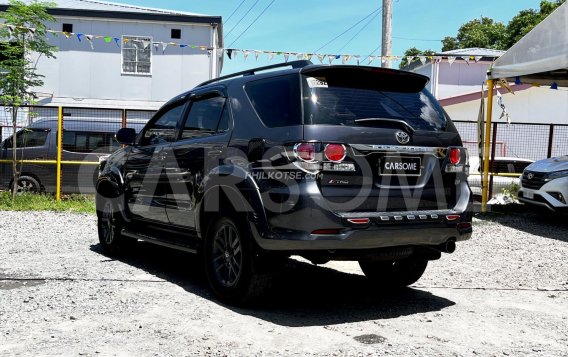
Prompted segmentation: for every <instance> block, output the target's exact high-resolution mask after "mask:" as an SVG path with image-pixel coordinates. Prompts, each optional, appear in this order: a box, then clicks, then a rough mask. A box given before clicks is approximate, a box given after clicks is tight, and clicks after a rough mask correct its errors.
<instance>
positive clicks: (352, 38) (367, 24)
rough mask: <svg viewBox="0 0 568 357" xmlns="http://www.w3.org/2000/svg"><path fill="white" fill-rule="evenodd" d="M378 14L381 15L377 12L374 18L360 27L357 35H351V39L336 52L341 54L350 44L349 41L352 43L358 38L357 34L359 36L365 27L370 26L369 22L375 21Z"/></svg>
mask: <svg viewBox="0 0 568 357" xmlns="http://www.w3.org/2000/svg"><path fill="white" fill-rule="evenodd" d="M380 14H381V12H380V11H379V12H377V13H376V14H375V16H373V17H371V18H370V19H369V21H367V23H366V24H365V25H363V27H361V29H360V30H359V31H357V33H356V34H355V35H353V37H351V38H350V39H349V41H347V42H346V43H345V44H344V45H343V47H341V48H340V49H339V50H338V51H337V52H341V51H342V50H343V49H344V48H345V47H347V45H349V44H350V43H351V41H353V40H354V39H355V37H357V36H359V34H360V33H361V32H363V30H364V29H365V28H366V27H367V26H369V25H370V24H371V22H373V20H374V19H376V18H377V16H379V15H380Z"/></svg>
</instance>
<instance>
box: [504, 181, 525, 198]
mask: <svg viewBox="0 0 568 357" xmlns="http://www.w3.org/2000/svg"><path fill="white" fill-rule="evenodd" d="M520 188H521V187H520V186H519V184H518V183H515V182H513V183H511V184H510V185H509V186H507V187H503V188H502V189H501V193H502V194H503V195H504V196H506V197H509V198H511V199H512V200H514V201H517V193H518V192H519V189H520Z"/></svg>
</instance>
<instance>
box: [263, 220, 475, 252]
mask: <svg viewBox="0 0 568 357" xmlns="http://www.w3.org/2000/svg"><path fill="white" fill-rule="evenodd" d="M252 230H253V235H254V236H255V238H256V241H257V242H258V244H259V246H260V247H261V248H262V249H265V250H279V251H303V250H343V249H374V248H385V247H396V246H409V245H440V244H442V243H445V242H447V241H448V240H456V241H462V240H467V239H469V238H470V237H471V233H472V229H471V226H470V227H469V228H466V229H458V228H457V226H454V227H440V226H432V225H429V226H423V225H419V226H418V225H417V226H414V227H409V226H404V227H403V226H391V227H372V228H367V229H361V230H350V231H346V232H342V233H340V234H333V235H331V234H295V235H294V234H289V235H287V236H284V237H282V238H281V239H265V238H262V237H260V235H259V233H258V231H256V230H255V227H254V226H253V227H252Z"/></svg>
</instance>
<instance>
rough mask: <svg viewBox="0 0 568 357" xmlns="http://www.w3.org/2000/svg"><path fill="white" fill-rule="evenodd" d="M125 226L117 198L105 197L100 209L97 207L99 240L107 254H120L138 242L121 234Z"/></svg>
mask: <svg viewBox="0 0 568 357" xmlns="http://www.w3.org/2000/svg"><path fill="white" fill-rule="evenodd" d="M123 226H124V222H123V220H122V216H121V214H120V212H118V211H117V204H116V202H115V200H113V199H108V198H106V199H103V201H102V202H101V207H100V210H99V209H97V228H98V233H99V242H100V244H101V248H102V250H103V253H104V254H105V255H108V256H116V255H119V254H121V253H124V252H126V251H127V250H129V249H131V248H132V247H133V245H134V244H136V239H133V238H129V237H124V236H123V235H121V234H120V232H121V230H122V228H123Z"/></svg>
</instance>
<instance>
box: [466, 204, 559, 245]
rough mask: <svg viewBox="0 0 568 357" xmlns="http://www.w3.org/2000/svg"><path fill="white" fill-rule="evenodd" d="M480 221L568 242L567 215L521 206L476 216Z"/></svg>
mask: <svg viewBox="0 0 568 357" xmlns="http://www.w3.org/2000/svg"><path fill="white" fill-rule="evenodd" d="M476 217H477V218H479V219H480V220H482V221H490V222H496V223H499V224H501V225H503V226H506V227H510V228H513V229H516V230H519V231H522V232H525V233H529V234H533V235H536V236H540V237H544V238H550V239H556V240H559V241H563V242H568V215H567V214H562V213H555V212H552V211H550V210H547V209H544V208H543V209H540V208H538V209H535V208H527V207H526V206H521V207H519V208H516V209H503V210H502V211H492V212H490V213H487V214H485V215H483V214H478V215H476Z"/></svg>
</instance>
